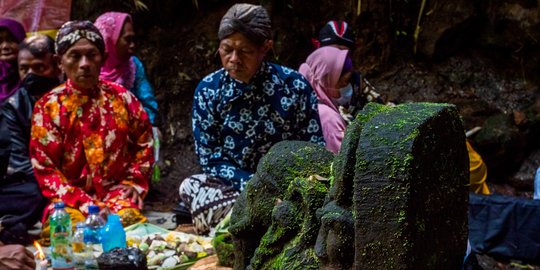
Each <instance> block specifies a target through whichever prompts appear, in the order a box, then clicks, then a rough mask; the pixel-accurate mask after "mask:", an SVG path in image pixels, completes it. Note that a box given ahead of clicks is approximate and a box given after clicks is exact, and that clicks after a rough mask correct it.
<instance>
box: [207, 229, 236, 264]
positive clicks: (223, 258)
mask: <svg viewBox="0 0 540 270" xmlns="http://www.w3.org/2000/svg"><path fill="white" fill-rule="evenodd" d="M212 246H213V247H214V250H215V251H216V254H217V256H218V260H219V264H220V265H221V266H227V267H232V266H233V264H234V246H233V242H232V236H231V234H230V233H222V234H219V235H216V236H215V237H214V239H212Z"/></svg>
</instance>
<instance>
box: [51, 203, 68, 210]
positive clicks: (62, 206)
mask: <svg viewBox="0 0 540 270" xmlns="http://www.w3.org/2000/svg"><path fill="white" fill-rule="evenodd" d="M65 206H66V205H65V204H64V202H55V203H54V209H62V208H64V207H65Z"/></svg>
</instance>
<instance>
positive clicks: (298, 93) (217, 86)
mask: <svg viewBox="0 0 540 270" xmlns="http://www.w3.org/2000/svg"><path fill="white" fill-rule="evenodd" d="M192 117H193V119H192V124H193V136H194V138H195V151H196V152H197V155H198V156H199V163H200V165H201V166H202V168H203V171H204V173H207V174H211V175H214V176H217V177H219V178H220V179H222V180H223V181H224V182H225V183H226V184H230V185H232V186H233V187H234V188H235V189H237V190H243V188H244V185H245V184H246V181H248V180H249V179H251V177H252V175H253V173H254V172H255V169H256V167H257V163H258V162H259V160H260V159H261V157H262V156H263V155H264V154H265V153H267V152H268V149H270V147H271V146H272V145H274V144H275V143H277V142H280V141H283V140H302V141H310V142H313V143H317V144H320V145H324V139H323V135H322V129H321V127H320V121H319V114H318V111H317V97H316V95H315V93H314V91H313V89H312V88H311V86H310V85H309V83H308V82H307V81H306V79H305V78H304V77H303V76H302V75H301V74H300V73H298V72H296V71H294V70H292V69H290V68H286V67H283V66H279V65H276V64H272V63H267V62H264V63H263V65H262V66H261V69H260V70H259V71H258V72H257V74H255V76H254V77H253V79H252V83H250V84H245V83H243V82H240V81H237V80H235V79H233V78H231V77H230V76H229V74H228V73H227V71H225V70H224V69H220V70H218V71H216V72H214V73H212V74H209V75H208V76H206V77H205V78H204V79H202V80H201V82H200V83H199V85H198V86H197V89H196V90H195V97H194V101H193V114H192Z"/></svg>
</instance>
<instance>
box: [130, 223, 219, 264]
mask: <svg viewBox="0 0 540 270" xmlns="http://www.w3.org/2000/svg"><path fill="white" fill-rule="evenodd" d="M211 241H212V238H210V237H204V236H198V235H192V234H187V233H183V232H174V231H173V232H168V233H158V232H156V233H150V234H147V235H144V236H142V237H141V236H137V235H128V236H127V245H128V247H137V248H139V249H140V250H141V251H142V252H143V253H144V254H146V259H147V262H148V269H159V270H165V269H167V270H182V269H187V268H188V267H189V266H191V265H192V264H194V263H195V262H196V261H197V260H199V259H201V258H204V257H206V256H208V255H213V254H214V249H213V247H212V243H211Z"/></svg>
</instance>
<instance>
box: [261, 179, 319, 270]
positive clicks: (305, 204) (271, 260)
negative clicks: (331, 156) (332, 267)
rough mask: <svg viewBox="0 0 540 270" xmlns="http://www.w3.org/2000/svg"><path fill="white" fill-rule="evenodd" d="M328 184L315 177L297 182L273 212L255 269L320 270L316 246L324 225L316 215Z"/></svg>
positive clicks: (291, 185) (292, 183)
mask: <svg viewBox="0 0 540 270" xmlns="http://www.w3.org/2000/svg"><path fill="white" fill-rule="evenodd" d="M328 184H329V183H328V182H327V181H319V180H317V179H316V178H314V177H311V178H296V179H295V180H293V181H292V182H291V183H290V185H289V187H288V189H287V191H286V193H285V196H284V198H283V201H282V202H280V203H279V204H278V205H276V206H275V207H274V209H273V213H272V224H271V226H270V227H269V228H268V231H267V232H266V234H265V235H264V236H263V238H262V240H261V244H260V245H259V247H258V248H257V250H256V251H255V256H254V257H253V258H252V260H251V267H252V269H282V270H285V269H291V270H293V269H298V270H301V269H319V263H318V258H317V256H316V255H315V253H314V250H313V247H314V244H315V240H316V238H317V233H318V230H319V227H320V222H319V220H318V219H317V217H316V216H315V213H316V210H317V209H318V208H319V207H321V206H322V204H323V202H324V197H325V196H326V194H327V192H328Z"/></svg>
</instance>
